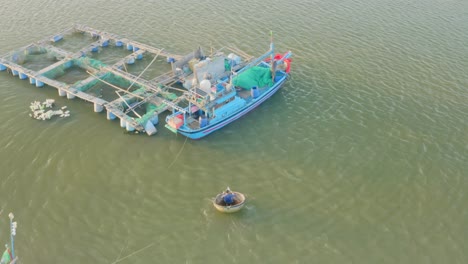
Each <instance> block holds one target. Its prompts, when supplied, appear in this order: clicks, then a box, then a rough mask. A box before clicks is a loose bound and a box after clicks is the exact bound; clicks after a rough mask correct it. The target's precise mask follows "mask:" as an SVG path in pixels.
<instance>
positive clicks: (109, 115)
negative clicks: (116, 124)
mask: <svg viewBox="0 0 468 264" xmlns="http://www.w3.org/2000/svg"><path fill="white" fill-rule="evenodd" d="M115 117H116V116H115V115H114V114H113V113H112V112H111V111H109V110H107V120H114V119H115Z"/></svg>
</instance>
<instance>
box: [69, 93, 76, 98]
mask: <svg viewBox="0 0 468 264" xmlns="http://www.w3.org/2000/svg"><path fill="white" fill-rule="evenodd" d="M67 98H68V99H73V98H75V95H74V94H72V93H67Z"/></svg>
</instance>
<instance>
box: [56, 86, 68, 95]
mask: <svg viewBox="0 0 468 264" xmlns="http://www.w3.org/2000/svg"><path fill="white" fill-rule="evenodd" d="M58 94H59V95H60V96H67V92H65V91H64V90H62V89H60V88H58Z"/></svg>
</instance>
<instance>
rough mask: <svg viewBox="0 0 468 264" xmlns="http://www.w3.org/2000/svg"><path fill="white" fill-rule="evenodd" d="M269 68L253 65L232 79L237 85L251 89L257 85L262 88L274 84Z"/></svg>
mask: <svg viewBox="0 0 468 264" xmlns="http://www.w3.org/2000/svg"><path fill="white" fill-rule="evenodd" d="M271 78H272V77H271V72H270V69H269V68H264V67H258V66H255V67H252V68H250V69H248V70H246V71H244V72H243V73H241V74H239V75H237V76H236V77H234V78H233V79H232V81H233V83H234V85H235V86H238V87H241V88H242V89H246V90H250V89H252V87H254V86H256V87H258V88H262V87H265V86H271V85H273V81H272V79H271Z"/></svg>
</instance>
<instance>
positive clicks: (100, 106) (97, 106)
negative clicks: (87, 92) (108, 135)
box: [94, 103, 104, 113]
mask: <svg viewBox="0 0 468 264" xmlns="http://www.w3.org/2000/svg"><path fill="white" fill-rule="evenodd" d="M102 110H104V107H103V106H102V105H100V104H98V103H94V112H95V113H100V112H102Z"/></svg>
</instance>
